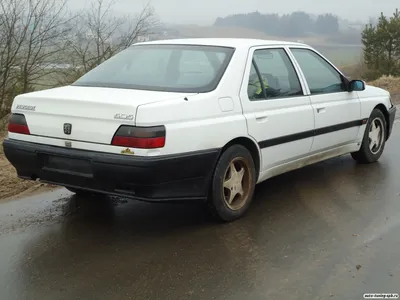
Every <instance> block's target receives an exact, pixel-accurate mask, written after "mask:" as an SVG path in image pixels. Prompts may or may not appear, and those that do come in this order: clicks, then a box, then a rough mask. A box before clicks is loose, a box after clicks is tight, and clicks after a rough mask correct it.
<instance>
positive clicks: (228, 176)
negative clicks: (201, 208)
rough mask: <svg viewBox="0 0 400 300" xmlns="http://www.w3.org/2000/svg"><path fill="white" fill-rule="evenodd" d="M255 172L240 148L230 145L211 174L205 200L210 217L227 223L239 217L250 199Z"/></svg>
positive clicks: (245, 150) (246, 152)
mask: <svg viewBox="0 0 400 300" xmlns="http://www.w3.org/2000/svg"><path fill="white" fill-rule="evenodd" d="M255 184H256V171H255V167H254V161H253V158H252V156H251V154H250V152H249V150H247V149H246V148H245V147H244V146H241V145H233V146H231V147H229V148H228V149H227V150H226V151H225V152H224V153H222V155H221V157H220V159H219V161H218V163H217V166H216V168H215V171H214V176H213V179H212V182H211V191H210V197H209V200H208V205H209V208H210V210H211V212H212V214H213V215H214V216H215V217H217V218H218V219H220V220H222V221H225V222H230V221H234V220H236V219H239V218H240V217H242V216H243V215H244V214H245V213H246V211H247V209H248V207H249V205H250V202H251V200H252V198H253V194H254V189H255Z"/></svg>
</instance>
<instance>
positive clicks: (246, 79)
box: [243, 45, 308, 102]
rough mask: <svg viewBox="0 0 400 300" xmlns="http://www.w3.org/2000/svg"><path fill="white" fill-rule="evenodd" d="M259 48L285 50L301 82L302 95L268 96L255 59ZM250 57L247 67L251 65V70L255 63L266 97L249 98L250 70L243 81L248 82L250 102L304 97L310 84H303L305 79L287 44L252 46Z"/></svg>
mask: <svg viewBox="0 0 400 300" xmlns="http://www.w3.org/2000/svg"><path fill="white" fill-rule="evenodd" d="M259 50H283V52H284V53H285V54H286V57H287V58H288V60H289V63H290V65H291V66H292V68H293V71H294V73H295V75H296V77H297V80H298V82H299V86H300V90H301V93H302V94H300V95H291V96H280V97H273V98H267V95H266V91H265V86H264V82H263V81H262V80H261V77H260V76H261V75H260V74H261V73H260V71H259V68H258V65H257V62H256V61H255V60H254V53H255V52H256V51H259ZM248 57H249V58H250V59H251V60H250V64H249V65H248V66H247V67H250V69H249V70H251V65H252V64H253V63H254V67H255V69H256V72H257V76H258V78H259V80H260V82H261V88H262V90H263V94H264V97H265V99H250V98H249V95H248V93H247V85H248V80H249V76H250V71H249V73H248V74H247V76H246V74H245V76H246V77H247V78H246V77H245V78H244V81H243V82H244V83H245V84H246V95H247V99H248V100H249V101H250V102H259V101H271V100H280V99H288V98H296V97H304V96H305V95H306V93H305V87H308V85H304V84H303V80H302V78H301V77H300V74H299V71H298V68H297V67H296V65H295V64H294V61H293V59H292V57H291V56H290V54H289V53H288V49H287V48H286V47H285V46H283V45H282V46H271V47H268V46H257V47H253V48H250V53H249V56H248Z"/></svg>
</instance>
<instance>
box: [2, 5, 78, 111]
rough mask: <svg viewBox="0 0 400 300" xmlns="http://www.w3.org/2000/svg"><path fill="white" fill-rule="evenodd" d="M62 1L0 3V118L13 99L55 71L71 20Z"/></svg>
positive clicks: (63, 48) (63, 49)
mask: <svg viewBox="0 0 400 300" xmlns="http://www.w3.org/2000/svg"><path fill="white" fill-rule="evenodd" d="M65 1H66V0H61V1H60V0H1V1H0V118H1V117H2V116H3V115H5V114H7V113H8V111H9V108H10V105H11V102H12V99H13V98H14V96H16V95H17V94H19V93H25V92H28V91H31V90H33V89H34V85H37V84H39V83H43V82H44V81H47V80H48V78H49V75H50V74H52V73H54V72H56V71H57V70H58V68H57V67H54V64H57V63H59V62H60V59H62V54H64V53H65V45H66V43H65V38H66V36H67V35H68V34H69V32H70V30H71V28H72V26H71V25H72V24H71V20H72V19H73V17H71V15H70V14H69V13H68V10H67V8H66V2H65Z"/></svg>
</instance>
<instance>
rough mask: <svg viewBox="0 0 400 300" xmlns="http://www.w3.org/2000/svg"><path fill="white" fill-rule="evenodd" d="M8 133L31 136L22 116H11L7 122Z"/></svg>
mask: <svg viewBox="0 0 400 300" xmlns="http://www.w3.org/2000/svg"><path fill="white" fill-rule="evenodd" d="M8 132H12V133H20V134H31V133H30V131H29V127H28V124H27V123H26V119H25V116H24V115H23V114H12V115H11V117H10V120H9V121H8Z"/></svg>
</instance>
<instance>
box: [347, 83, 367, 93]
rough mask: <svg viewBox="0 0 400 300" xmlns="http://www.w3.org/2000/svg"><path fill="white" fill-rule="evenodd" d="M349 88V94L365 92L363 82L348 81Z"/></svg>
mask: <svg viewBox="0 0 400 300" xmlns="http://www.w3.org/2000/svg"><path fill="white" fill-rule="evenodd" d="M349 87H350V89H349V92H354V91H356V92H357V91H363V90H365V82H364V81H362V80H352V81H350V85H349Z"/></svg>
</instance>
